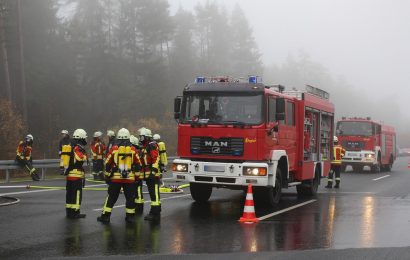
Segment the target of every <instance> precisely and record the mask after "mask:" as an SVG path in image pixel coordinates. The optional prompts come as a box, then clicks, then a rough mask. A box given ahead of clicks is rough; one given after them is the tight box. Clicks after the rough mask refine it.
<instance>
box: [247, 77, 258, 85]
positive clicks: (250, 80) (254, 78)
mask: <svg viewBox="0 0 410 260" xmlns="http://www.w3.org/2000/svg"><path fill="white" fill-rule="evenodd" d="M249 83H253V84H256V83H258V76H249Z"/></svg>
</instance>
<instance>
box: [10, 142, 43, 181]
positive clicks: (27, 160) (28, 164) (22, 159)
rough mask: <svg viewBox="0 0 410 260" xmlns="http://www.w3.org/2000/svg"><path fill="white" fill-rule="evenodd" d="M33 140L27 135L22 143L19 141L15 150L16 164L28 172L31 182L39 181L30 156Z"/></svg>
mask: <svg viewBox="0 0 410 260" xmlns="http://www.w3.org/2000/svg"><path fill="white" fill-rule="evenodd" d="M33 139H34V138H33V136H32V135H31V134H28V135H27V136H26V139H25V140H24V141H20V143H19V145H18V146H17V149H16V162H17V163H18V164H19V165H20V166H21V167H24V168H25V169H26V170H27V171H28V172H29V174H30V176H31V178H32V179H33V181H39V180H40V177H39V176H38V174H37V173H36V168H34V167H33V158H32V156H31V152H32V149H33V148H32V147H33Z"/></svg>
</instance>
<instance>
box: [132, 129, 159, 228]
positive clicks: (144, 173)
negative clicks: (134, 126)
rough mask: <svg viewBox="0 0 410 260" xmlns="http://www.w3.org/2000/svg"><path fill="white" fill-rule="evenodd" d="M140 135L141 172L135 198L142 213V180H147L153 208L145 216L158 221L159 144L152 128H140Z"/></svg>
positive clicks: (138, 210) (147, 218) (139, 211)
mask: <svg viewBox="0 0 410 260" xmlns="http://www.w3.org/2000/svg"><path fill="white" fill-rule="evenodd" d="M138 132H139V136H140V144H141V147H140V160H141V174H140V178H139V180H138V181H137V196H136V198H135V202H136V209H137V213H142V211H143V208H144V198H143V195H142V181H143V180H145V182H146V184H147V187H148V192H149V195H150V198H151V209H150V212H149V214H148V215H146V216H145V217H144V219H145V220H148V221H158V220H160V218H161V199H160V195H159V194H160V192H159V187H160V182H161V180H160V179H161V171H160V169H159V153H158V144H157V143H156V142H155V141H153V140H152V133H151V130H149V129H147V128H145V127H143V128H141V129H139V130H138Z"/></svg>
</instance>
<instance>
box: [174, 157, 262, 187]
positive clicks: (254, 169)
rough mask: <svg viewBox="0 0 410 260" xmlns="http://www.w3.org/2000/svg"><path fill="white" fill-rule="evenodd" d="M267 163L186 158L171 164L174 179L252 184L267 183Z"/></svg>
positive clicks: (215, 184) (231, 184) (216, 183)
mask: <svg viewBox="0 0 410 260" xmlns="http://www.w3.org/2000/svg"><path fill="white" fill-rule="evenodd" d="M268 169H269V166H268V164H267V163H254V162H243V163H221V162H205V161H191V160H187V159H176V160H174V161H173V164H172V174H173V177H174V179H176V180H181V181H187V182H196V183H208V184H211V185H213V186H216V187H217V186H247V185H248V184H249V183H251V184H252V185H253V186H267V185H268V179H269V175H268Z"/></svg>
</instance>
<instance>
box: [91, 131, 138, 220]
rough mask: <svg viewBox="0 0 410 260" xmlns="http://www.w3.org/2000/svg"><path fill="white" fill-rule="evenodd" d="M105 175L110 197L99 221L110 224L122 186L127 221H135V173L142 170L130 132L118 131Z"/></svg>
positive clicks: (109, 154) (107, 161) (107, 159)
mask: <svg viewBox="0 0 410 260" xmlns="http://www.w3.org/2000/svg"><path fill="white" fill-rule="evenodd" d="M105 165H106V166H105V170H106V172H105V177H106V180H107V183H108V185H109V186H108V197H107V199H106V200H105V203H104V208H103V212H102V214H101V216H99V217H98V218H97V220H98V221H100V222H102V223H104V224H108V223H110V217H111V212H112V208H113V207H114V204H115V202H117V199H118V196H119V194H120V191H121V188H122V189H123V190H124V195H125V200H126V202H125V213H126V214H125V215H126V217H125V221H126V222H128V223H133V222H135V202H134V199H135V191H136V186H135V173H136V172H139V171H140V162H139V159H138V155H137V150H136V149H135V148H134V147H133V146H132V145H131V142H130V132H129V131H128V130H127V129H125V128H121V129H120V130H119V131H118V133H117V142H116V144H115V145H114V146H113V147H112V148H111V150H110V152H109V153H108V155H107V158H106V160H105Z"/></svg>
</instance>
